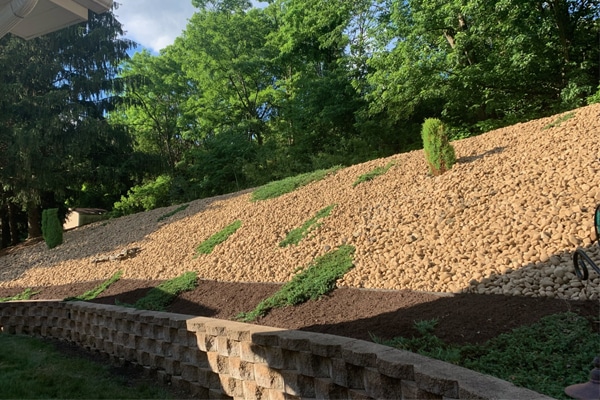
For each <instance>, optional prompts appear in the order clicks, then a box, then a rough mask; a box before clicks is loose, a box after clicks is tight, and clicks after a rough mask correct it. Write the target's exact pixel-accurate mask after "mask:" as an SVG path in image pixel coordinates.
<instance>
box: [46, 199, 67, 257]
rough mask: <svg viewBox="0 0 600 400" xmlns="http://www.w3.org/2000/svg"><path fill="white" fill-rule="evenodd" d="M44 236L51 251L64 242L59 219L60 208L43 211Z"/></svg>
mask: <svg viewBox="0 0 600 400" xmlns="http://www.w3.org/2000/svg"><path fill="white" fill-rule="evenodd" d="M42 235H43V236H44V241H46V245H47V246H48V248H49V249H53V248H55V247H56V246H58V245H59V244H62V242H63V227H62V224H61V223H60V219H59V218H58V208H49V209H47V210H44V211H42Z"/></svg>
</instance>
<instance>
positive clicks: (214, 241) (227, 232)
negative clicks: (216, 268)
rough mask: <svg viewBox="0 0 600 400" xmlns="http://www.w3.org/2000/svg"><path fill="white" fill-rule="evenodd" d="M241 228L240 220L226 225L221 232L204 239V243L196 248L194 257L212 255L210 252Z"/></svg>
mask: <svg viewBox="0 0 600 400" xmlns="http://www.w3.org/2000/svg"><path fill="white" fill-rule="evenodd" d="M241 226H242V221H240V220H237V221H235V222H233V223H231V224H229V225H227V226H226V227H225V228H223V229H222V230H221V231H219V232H217V233H215V234H214V235H212V236H211V237H209V238H208V239H206V240H205V241H204V242H202V243H201V244H200V245H199V246H198V247H197V248H196V256H198V255H200V254H210V253H212V251H213V250H214V248H215V247H216V246H217V245H218V244H221V243H223V242H224V241H226V240H227V238H229V236H231V235H233V234H234V233H235V231H237V230H238V229H239V228H240V227H241Z"/></svg>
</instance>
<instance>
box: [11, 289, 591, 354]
mask: <svg viewBox="0 0 600 400" xmlns="http://www.w3.org/2000/svg"><path fill="white" fill-rule="evenodd" d="M160 282H161V281H137V280H127V279H123V280H119V281H117V282H115V283H114V284H113V285H111V286H110V287H109V288H108V289H107V290H106V291H105V292H104V293H102V294H101V295H100V296H99V297H98V298H97V299H96V300H94V302H97V303H103V304H115V303H116V302H121V303H128V304H132V303H134V302H135V301H136V300H137V299H139V298H141V297H143V296H144V295H145V294H146V293H147V292H148V291H149V290H150V289H151V288H152V287H154V286H156V285H158V284H159V283H160ZM99 283H101V282H86V283H81V284H71V285H62V286H53V287H43V288H36V289H35V290H39V291H40V293H39V294H37V295H35V296H34V297H33V298H32V299H34V300H37V299H63V298H65V297H69V296H77V295H80V294H82V293H84V292H85V291H87V290H90V289H92V288H93V287H95V286H96V285H98V284H99ZM280 287H281V285H279V284H265V283H234V282H216V281H206V280H202V281H200V282H199V285H198V287H197V288H196V289H195V290H193V291H190V292H186V293H183V294H181V295H180V296H179V297H178V298H177V299H176V300H175V302H174V303H173V304H172V305H171V306H170V307H169V309H168V311H169V312H174V313H180V314H188V315H195V316H204V317H210V318H219V319H234V318H235V316H236V315H238V314H239V313H240V312H243V311H250V310H252V309H253V308H254V307H255V306H256V305H257V304H258V303H259V302H260V301H261V300H263V299H265V298H267V297H269V296H270V295H272V294H273V293H275V292H276V291H277V290H278V289H279V288H280ZM22 290H23V289H22V288H12V289H0V298H2V297H7V296H11V295H14V294H17V293H19V292H21V291H22ZM566 311H573V312H575V313H577V314H580V315H582V316H585V317H587V318H589V319H591V320H593V321H595V328H596V329H599V326H598V320H599V317H600V303H598V302H596V301H567V300H558V299H551V298H530V297H515V296H501V295H479V294H456V295H452V296H448V295H446V296H441V295H439V294H434V293H423V292H415V291H410V290H403V291H384V290H365V289H350V288H340V289H337V290H335V291H333V292H332V293H331V294H329V295H327V296H324V297H323V298H321V299H320V300H316V301H309V302H307V303H304V304H301V305H298V306H295V307H286V308H280V309H275V310H272V311H271V312H270V313H269V314H268V315H267V316H266V317H263V318H260V319H259V320H258V321H256V322H255V323H256V324H260V325H266V326H273V327H279V328H284V329H298V330H306V331H311V332H321V333H328V334H333V335H340V336H347V337H352V338H357V339H363V340H370V335H375V336H377V337H380V338H392V337H395V336H412V335H415V334H416V331H414V328H413V326H414V322H415V321H421V320H431V319H437V320H438V324H437V326H436V329H435V334H436V335H437V336H438V337H440V338H441V339H442V340H444V341H446V342H447V343H456V344H464V343H483V342H485V341H487V340H488V339H491V338H493V337H496V336H498V335H499V334H501V333H505V332H509V331H511V330H512V329H514V328H516V327H519V326H522V325H530V324H533V323H535V322H537V321H538V320H539V319H540V318H542V317H544V316H546V315H550V314H555V313H561V312H566Z"/></svg>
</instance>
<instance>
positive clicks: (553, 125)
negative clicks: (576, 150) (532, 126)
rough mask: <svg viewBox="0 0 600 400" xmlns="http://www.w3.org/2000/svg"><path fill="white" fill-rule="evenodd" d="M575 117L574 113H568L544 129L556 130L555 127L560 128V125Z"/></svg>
mask: <svg viewBox="0 0 600 400" xmlns="http://www.w3.org/2000/svg"><path fill="white" fill-rule="evenodd" d="M574 116H575V113H574V112H570V113H566V114H563V115H561V116H560V117H558V118H556V119H555V120H554V121H553V122H551V123H549V124H548V125H546V126H544V127H543V128H542V129H543V130H546V129H550V128H555V127H559V126H560V124H562V123H563V122H565V121H568V120H570V119H571V118H573V117H574Z"/></svg>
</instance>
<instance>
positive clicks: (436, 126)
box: [421, 118, 456, 176]
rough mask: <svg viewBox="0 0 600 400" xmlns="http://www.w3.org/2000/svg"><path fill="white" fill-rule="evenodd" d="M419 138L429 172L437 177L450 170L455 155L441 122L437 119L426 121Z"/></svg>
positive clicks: (454, 160)
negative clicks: (421, 140) (421, 141)
mask: <svg viewBox="0 0 600 400" xmlns="http://www.w3.org/2000/svg"><path fill="white" fill-rule="evenodd" d="M421 137H422V138H423V150H424V152H425V159H426V160H427V164H429V172H431V174H432V175H434V176H437V175H441V174H443V173H444V172H446V171H448V170H450V169H451V168H452V166H453V165H454V163H455V162H456V153H455V152H454V147H452V145H451V144H450V141H449V140H448V133H447V131H446V127H445V126H444V124H443V123H442V121H440V120H439V119H437V118H428V119H426V120H425V122H424V123H423V127H422V130H421Z"/></svg>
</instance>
